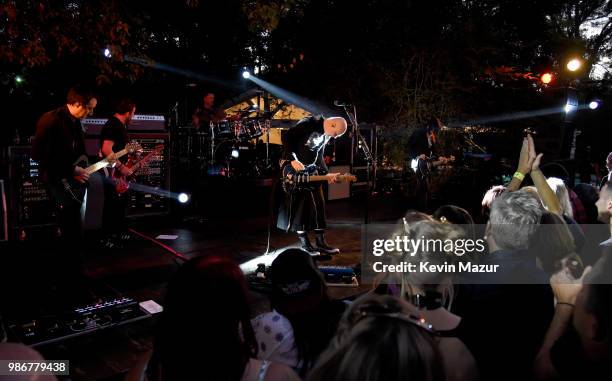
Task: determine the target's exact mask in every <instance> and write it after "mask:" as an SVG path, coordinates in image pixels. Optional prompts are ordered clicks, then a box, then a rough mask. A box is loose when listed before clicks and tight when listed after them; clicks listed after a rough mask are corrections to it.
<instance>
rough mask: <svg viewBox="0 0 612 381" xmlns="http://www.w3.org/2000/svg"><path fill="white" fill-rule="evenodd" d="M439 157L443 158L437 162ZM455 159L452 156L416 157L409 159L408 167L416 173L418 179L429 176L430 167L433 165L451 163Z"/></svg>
mask: <svg viewBox="0 0 612 381" xmlns="http://www.w3.org/2000/svg"><path fill="white" fill-rule="evenodd" d="M441 159H445V160H444V161H443V162H442V163H439V161H440V160H441ZM454 161H455V157H454V156H452V155H451V156H450V157H444V156H440V157H427V158H425V159H421V158H420V157H416V158H414V159H412V160H411V161H410V168H412V170H413V171H414V173H416V175H417V176H418V177H419V178H420V179H424V178H426V177H427V176H429V173H430V172H431V169H432V168H433V167H438V166H440V165H444V164H445V163H452V162H454Z"/></svg>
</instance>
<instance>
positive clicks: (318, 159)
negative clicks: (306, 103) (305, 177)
mask: <svg viewBox="0 0 612 381" xmlns="http://www.w3.org/2000/svg"><path fill="white" fill-rule="evenodd" d="M329 139H330V137H329V136H325V132H324V130H323V118H322V117H320V116H311V117H308V118H304V119H302V120H300V121H299V122H298V123H297V124H296V125H295V127H292V128H290V129H289V130H288V131H287V132H286V133H285V134H284V135H283V137H282V141H283V159H284V160H288V161H292V160H296V159H297V160H299V161H300V162H301V163H302V164H304V165H305V166H308V165H310V164H314V165H316V166H317V167H318V168H319V169H320V172H321V173H327V166H326V165H325V160H324V159H323V151H324V148H325V144H326V143H327V142H328V141H329Z"/></svg>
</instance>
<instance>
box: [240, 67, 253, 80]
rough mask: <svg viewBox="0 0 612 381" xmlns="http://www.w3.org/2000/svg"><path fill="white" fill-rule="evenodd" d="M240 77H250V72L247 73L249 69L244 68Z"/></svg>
mask: <svg viewBox="0 0 612 381" xmlns="http://www.w3.org/2000/svg"><path fill="white" fill-rule="evenodd" d="M242 78H244V79H249V78H251V73H249V71H248V70H247V69H244V71H243V72H242Z"/></svg>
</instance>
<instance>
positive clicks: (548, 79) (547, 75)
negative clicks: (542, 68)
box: [540, 73, 553, 85]
mask: <svg viewBox="0 0 612 381" xmlns="http://www.w3.org/2000/svg"><path fill="white" fill-rule="evenodd" d="M540 79H541V80H542V83H544V84H546V85H548V84H549V83H551V82H552V80H553V75H552V74H550V73H544V74H542V76H541V77H540Z"/></svg>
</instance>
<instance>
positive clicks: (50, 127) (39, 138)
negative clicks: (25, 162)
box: [32, 106, 85, 183]
mask: <svg viewBox="0 0 612 381" xmlns="http://www.w3.org/2000/svg"><path fill="white" fill-rule="evenodd" d="M82 155H85V142H84V140H83V127H82V126H81V121H80V120H79V119H77V118H75V117H73V116H72V115H71V114H70V112H69V111H68V107H67V106H63V107H60V108H58V109H55V110H53V111H49V112H47V113H45V114H43V116H41V117H40V119H39V120H38V123H37V124H36V136H35V139H34V144H33V147H32V158H33V159H34V160H36V161H38V163H39V165H40V167H39V168H40V176H41V178H42V179H43V180H44V181H46V182H51V183H53V182H56V181H59V180H61V179H65V178H66V179H67V178H71V177H72V176H73V174H74V167H75V162H76V161H77V160H78V159H79V157H80V156H82Z"/></svg>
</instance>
